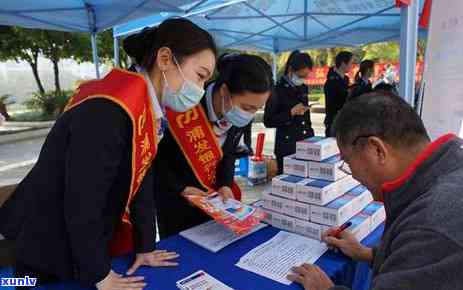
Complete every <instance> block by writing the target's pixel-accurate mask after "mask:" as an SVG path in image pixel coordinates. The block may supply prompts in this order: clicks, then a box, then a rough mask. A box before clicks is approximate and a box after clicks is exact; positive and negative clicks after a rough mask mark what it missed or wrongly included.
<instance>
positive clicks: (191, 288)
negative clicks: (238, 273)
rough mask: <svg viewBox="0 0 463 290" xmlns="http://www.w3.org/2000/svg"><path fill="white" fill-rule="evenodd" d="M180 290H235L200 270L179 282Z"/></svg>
mask: <svg viewBox="0 0 463 290" xmlns="http://www.w3.org/2000/svg"><path fill="white" fill-rule="evenodd" d="M177 288H179V289H180V290H233V289H232V288H230V287H228V286H227V285H225V284H223V283H222V282H220V281H219V280H217V279H215V278H214V277H212V276H211V275H209V274H207V273H206V272H204V271H198V272H196V273H194V274H192V275H190V276H188V277H186V278H185V279H182V280H180V281H178V282H177Z"/></svg>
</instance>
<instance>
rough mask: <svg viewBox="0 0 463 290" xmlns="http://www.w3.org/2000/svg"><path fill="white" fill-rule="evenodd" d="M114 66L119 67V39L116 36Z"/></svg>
mask: <svg viewBox="0 0 463 290" xmlns="http://www.w3.org/2000/svg"><path fill="white" fill-rule="evenodd" d="M114 67H119V39H118V38H117V37H116V36H115V37H114Z"/></svg>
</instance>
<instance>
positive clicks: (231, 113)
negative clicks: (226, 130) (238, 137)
mask: <svg viewBox="0 0 463 290" xmlns="http://www.w3.org/2000/svg"><path fill="white" fill-rule="evenodd" d="M229 98H230V97H229ZM230 102H231V98H230ZM222 113H223V115H224V117H225V118H226V119H227V120H228V121H229V122H230V123H232V124H233V126H236V127H240V128H242V127H246V126H247V125H248V124H249V123H250V122H251V121H252V119H254V114H252V113H249V112H246V111H245V110H243V109H241V108H240V107H238V106H234V105H232V108H231V109H230V110H228V111H227V112H225V100H224V101H223V102H222Z"/></svg>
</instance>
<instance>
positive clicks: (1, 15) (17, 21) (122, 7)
mask: <svg viewBox="0 0 463 290" xmlns="http://www.w3.org/2000/svg"><path fill="white" fill-rule="evenodd" d="M198 2H204V1H199V0H130V1H128V0H59V1H57V0H33V1H32V0H6V1H2V5H1V8H0V25H8V26H21V27H26V28H40V29H50V30H63V31H76V32H88V33H91V35H92V50H93V60H94V63H95V68H96V74H97V77H99V69H98V54H97V47H96V35H97V33H98V32H100V31H103V30H105V29H108V28H112V27H113V26H115V25H117V24H122V23H125V22H127V21H130V20H133V19H138V18H142V17H145V16H147V15H152V14H155V13H160V12H165V11H169V12H175V13H182V14H184V13H186V12H187V11H188V9H191V8H193V7H194V6H196V5H197V4H198Z"/></svg>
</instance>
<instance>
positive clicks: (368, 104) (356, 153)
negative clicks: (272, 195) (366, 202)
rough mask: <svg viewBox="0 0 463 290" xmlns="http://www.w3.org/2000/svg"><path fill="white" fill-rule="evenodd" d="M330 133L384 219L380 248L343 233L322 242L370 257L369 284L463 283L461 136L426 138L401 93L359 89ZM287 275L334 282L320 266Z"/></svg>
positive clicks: (397, 289) (321, 289)
mask: <svg viewBox="0 0 463 290" xmlns="http://www.w3.org/2000/svg"><path fill="white" fill-rule="evenodd" d="M334 126H335V127H334V129H335V130H336V132H335V136H336V139H337V142H338V145H339V147H340V150H341V154H342V157H343V159H344V161H345V163H346V164H348V165H349V167H350V169H351V173H352V175H353V177H355V178H356V179H358V180H359V181H360V182H361V183H363V184H364V185H365V186H366V187H368V189H369V190H370V191H371V192H372V193H373V195H374V197H375V199H376V200H380V201H384V204H385V208H386V213H387V219H386V226H385V230H384V234H383V238H382V242H381V244H380V246H379V247H378V248H373V249H370V248H367V247H364V246H362V245H361V244H360V243H359V242H358V241H356V240H355V238H354V237H353V236H352V235H350V234H348V233H347V232H343V234H342V235H341V236H340V238H335V237H332V236H330V234H332V233H333V230H331V231H328V232H327V233H325V237H324V240H325V241H326V243H327V244H328V245H330V246H333V247H337V248H339V249H340V250H341V251H342V252H344V253H345V254H346V255H347V256H350V257H351V258H353V259H355V260H358V261H367V262H370V265H371V266H372V269H373V279H372V285H371V289H375V290H379V289H381V290H402V289H403V290H405V289H407V290H408V289H420V290H426V289H433V290H436V289H462V287H463V275H462V266H463V214H462V212H463V140H461V139H459V138H457V137H456V136H455V135H453V134H449V135H445V136H442V137H440V138H439V139H437V140H436V141H434V142H431V141H430V139H429V137H428V134H427V132H426V129H425V128H424V125H423V123H422V121H421V119H420V117H419V116H418V115H417V114H416V113H415V112H414V110H413V109H412V108H411V107H410V106H409V105H408V104H407V103H406V102H405V101H403V100H402V99H401V98H399V97H397V96H395V95H390V94H388V93H385V92H382V93H373V94H369V95H364V96H361V97H359V98H358V99H356V100H354V101H352V102H350V103H348V104H346V106H345V107H344V108H343V109H342V111H341V112H340V114H339V115H338V117H337V118H336V121H335V124H334ZM294 272H295V274H294V275H290V276H289V278H290V279H291V280H293V281H296V282H299V283H301V284H302V285H303V286H304V288H305V289H310V290H325V289H330V290H335V289H336V290H341V289H347V288H345V287H342V286H335V285H333V283H332V281H331V280H330V279H329V278H328V277H327V275H326V274H325V273H324V272H323V271H322V270H320V269H319V268H317V267H315V266H312V265H302V266H301V267H297V268H295V269H294Z"/></svg>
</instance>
